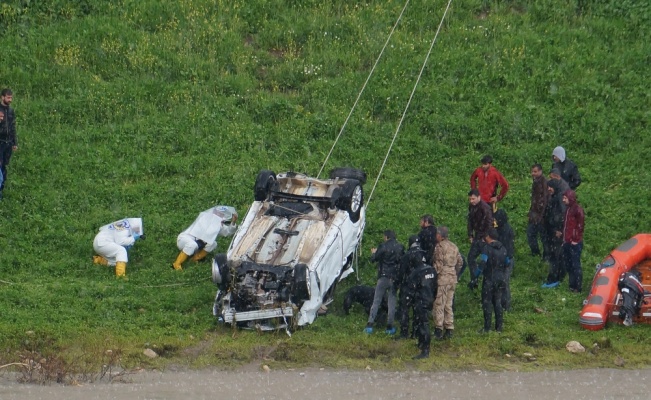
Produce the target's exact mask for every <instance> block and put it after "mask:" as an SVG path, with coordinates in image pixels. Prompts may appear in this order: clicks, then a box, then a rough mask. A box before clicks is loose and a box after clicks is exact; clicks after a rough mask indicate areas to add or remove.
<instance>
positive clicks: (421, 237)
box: [418, 225, 436, 265]
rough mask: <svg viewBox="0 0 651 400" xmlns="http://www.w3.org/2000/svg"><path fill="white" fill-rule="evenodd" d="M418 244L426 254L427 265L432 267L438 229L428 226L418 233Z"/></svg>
mask: <svg viewBox="0 0 651 400" xmlns="http://www.w3.org/2000/svg"><path fill="white" fill-rule="evenodd" d="M418 242H419V243H420V247H421V249H423V251H424V252H425V263H426V264H428V265H432V257H433V256H434V247H436V227H435V226H434V225H430V226H426V227H424V228H422V229H421V230H420V232H418Z"/></svg>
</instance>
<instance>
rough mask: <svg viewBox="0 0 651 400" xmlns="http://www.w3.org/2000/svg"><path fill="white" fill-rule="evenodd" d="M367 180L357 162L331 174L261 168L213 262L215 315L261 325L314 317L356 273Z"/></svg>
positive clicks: (285, 324)
mask: <svg viewBox="0 0 651 400" xmlns="http://www.w3.org/2000/svg"><path fill="white" fill-rule="evenodd" d="M365 182H366V174H365V173H364V172H363V171H361V170H358V169H353V168H336V169H334V170H332V171H331V172H330V178H329V179H317V178H311V177H309V176H307V175H305V174H300V173H294V172H286V173H280V174H278V175H276V174H275V173H273V172H272V171H268V170H263V171H260V173H259V174H258V177H257V178H256V182H255V186H254V197H255V201H254V202H253V204H252V205H251V208H250V209H249V211H248V213H247V214H246V217H245V218H244V220H243V221H242V224H241V225H240V228H239V229H238V231H237V233H236V234H235V237H234V238H233V241H232V242H231V245H230V247H229V249H228V253H227V254H218V255H216V256H215V258H214V260H213V265H212V274H213V282H214V283H215V284H216V285H218V287H219V290H218V291H217V296H216V297H215V304H214V307H213V314H214V315H215V316H217V317H218V319H219V320H220V321H222V322H225V323H229V324H237V325H238V326H241V327H248V328H255V329H262V330H271V329H279V328H290V327H292V326H295V325H298V326H302V325H306V324H309V323H312V322H313V321H314V318H315V317H316V316H317V313H318V312H319V310H323V309H324V308H325V306H326V305H327V304H328V303H330V302H331V301H332V299H333V297H334V290H335V287H336V284H337V282H338V281H339V280H341V279H343V278H345V277H346V276H347V275H348V274H350V273H351V272H352V271H353V268H352V262H353V258H354V255H355V253H356V251H357V249H358V246H359V244H360V241H361V239H362V234H363V232H364V225H365V208H364V206H363V198H364V196H363V190H362V185H363V184H364V183H365Z"/></svg>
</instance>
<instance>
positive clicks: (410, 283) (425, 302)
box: [407, 252, 437, 360]
mask: <svg viewBox="0 0 651 400" xmlns="http://www.w3.org/2000/svg"><path fill="white" fill-rule="evenodd" d="M409 262H410V264H411V266H412V268H413V271H412V273H411V274H410V275H409V278H407V291H408V293H407V302H408V303H409V304H410V305H411V306H412V307H413V308H414V321H415V322H416V337H417V338H418V349H419V350H420V354H418V355H416V356H414V357H413V358H414V359H415V360H419V359H422V358H427V357H429V349H430V342H431V339H432V338H431V335H430V332H429V315H430V313H431V312H432V307H433V306H434V299H435V298H436V291H437V284H436V280H437V274H436V270H435V269H434V267H432V266H430V265H427V264H424V263H423V261H422V258H420V257H419V255H418V254H417V253H415V252H414V253H411V255H410V257H409Z"/></svg>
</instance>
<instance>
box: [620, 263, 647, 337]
mask: <svg viewBox="0 0 651 400" xmlns="http://www.w3.org/2000/svg"><path fill="white" fill-rule="evenodd" d="M617 288H618V289H619V290H620V291H621V293H622V298H623V303H622V306H621V307H620V309H619V318H621V319H623V320H624V325H625V326H631V325H633V316H635V315H637V314H638V313H639V312H640V307H641V306H642V301H643V300H644V287H643V286H642V283H640V272H639V271H635V272H630V271H629V272H624V273H622V274H621V275H620V276H619V281H618V282H617Z"/></svg>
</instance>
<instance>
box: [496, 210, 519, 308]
mask: <svg viewBox="0 0 651 400" xmlns="http://www.w3.org/2000/svg"><path fill="white" fill-rule="evenodd" d="M495 222H497V234H498V236H499V239H498V240H499V241H500V243H502V245H503V246H504V248H505V249H506V276H505V278H506V280H505V281H504V283H505V285H504V292H503V293H502V308H503V309H504V311H509V310H510V309H511V274H513V268H514V267H515V259H514V257H515V234H514V233H513V228H512V227H511V224H509V216H508V215H507V214H506V211H504V209H503V208H500V209H499V210H497V212H496V213H495Z"/></svg>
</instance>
